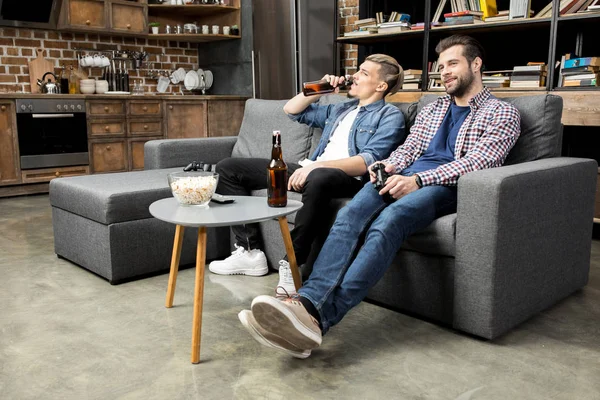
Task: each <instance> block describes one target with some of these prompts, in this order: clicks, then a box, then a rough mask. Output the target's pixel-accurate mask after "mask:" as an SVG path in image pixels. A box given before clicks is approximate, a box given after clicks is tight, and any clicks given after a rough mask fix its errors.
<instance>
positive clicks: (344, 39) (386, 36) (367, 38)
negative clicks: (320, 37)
mask: <svg viewBox="0 0 600 400" xmlns="http://www.w3.org/2000/svg"><path fill="white" fill-rule="evenodd" d="M419 36H423V30H422V29H419V30H415V31H404V32H394V33H371V34H369V35H364V36H340V37H338V38H336V41H337V42H339V43H350V44H370V43H379V42H384V41H396V40H398V39H404V38H406V39H408V38H410V39H414V38H417V37H419Z"/></svg>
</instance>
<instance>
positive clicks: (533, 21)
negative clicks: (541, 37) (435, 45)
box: [431, 18, 551, 33]
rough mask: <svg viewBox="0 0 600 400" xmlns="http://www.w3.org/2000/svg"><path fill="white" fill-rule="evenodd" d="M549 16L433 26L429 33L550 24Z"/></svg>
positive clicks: (481, 30) (480, 30) (478, 30)
mask: <svg viewBox="0 0 600 400" xmlns="http://www.w3.org/2000/svg"><path fill="white" fill-rule="evenodd" d="M550 21H551V19H550V18H520V19H513V20H508V21H495V22H484V23H483V24H468V25H450V26H434V27H432V28H431V33H435V32H444V33H445V32H448V31H450V32H454V31H477V32H485V31H497V30H503V29H514V28H523V29H527V28H529V27H543V26H546V25H547V26H548V27H549V26H550Z"/></svg>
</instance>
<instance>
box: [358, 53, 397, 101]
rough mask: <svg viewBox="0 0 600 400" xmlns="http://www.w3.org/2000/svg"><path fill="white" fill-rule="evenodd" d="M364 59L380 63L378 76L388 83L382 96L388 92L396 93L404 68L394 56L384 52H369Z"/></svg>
mask: <svg viewBox="0 0 600 400" xmlns="http://www.w3.org/2000/svg"><path fill="white" fill-rule="evenodd" d="M365 61H371V62H374V63H377V64H379V65H380V70H379V77H380V78H381V80H383V81H384V82H385V83H387V85H388V87H387V90H386V91H385V93H384V94H383V96H384V97H385V96H386V95H387V94H388V93H396V92H397V91H398V90H400V89H402V84H403V83H404V70H403V69H402V67H401V66H400V64H398V61H396V59H395V58H394V57H390V56H388V55H386V54H371V55H370V56H368V57H367V58H366V59H365Z"/></svg>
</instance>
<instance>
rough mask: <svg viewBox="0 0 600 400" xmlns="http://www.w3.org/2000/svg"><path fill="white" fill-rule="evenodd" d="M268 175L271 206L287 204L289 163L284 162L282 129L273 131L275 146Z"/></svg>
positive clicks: (269, 202) (268, 199)
mask: <svg viewBox="0 0 600 400" xmlns="http://www.w3.org/2000/svg"><path fill="white" fill-rule="evenodd" d="M267 175H268V177H267V185H268V186H267V187H268V197H267V203H268V204H269V207H285V206H286V205H287V165H286V164H285V162H283V154H282V152H281V132H280V131H273V148H272V150H271V162H270V163H269V167H268V168H267Z"/></svg>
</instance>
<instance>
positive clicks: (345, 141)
mask: <svg viewBox="0 0 600 400" xmlns="http://www.w3.org/2000/svg"><path fill="white" fill-rule="evenodd" d="M403 76H404V73H403V70H402V67H400V65H399V64H398V62H397V61H396V60H395V59H394V58H392V57H390V56H387V55H384V54H373V55H370V56H368V57H367V58H366V59H365V62H364V63H363V64H361V66H360V68H359V71H358V72H357V73H355V74H354V76H353V83H352V86H351V87H350V89H349V91H348V97H349V98H350V100H349V101H345V102H342V103H338V104H335V105H318V104H317V103H316V102H317V100H319V98H320V97H321V96H320V95H316V96H308V97H307V96H304V94H302V93H300V94H298V95H297V96H295V97H294V98H292V99H291V100H289V101H288V102H287V103H286V104H285V106H284V108H283V111H284V112H285V113H286V114H288V115H289V117H290V118H291V119H293V120H295V121H298V122H300V123H304V124H306V125H309V126H311V127H318V128H321V129H323V134H322V136H321V139H320V142H319V144H318V146H317V148H316V150H315V151H314V153H313V154H312V155H311V156H310V158H309V159H306V160H302V161H300V160H286V163H287V166H288V173H289V174H290V177H289V181H288V189H289V190H294V191H296V192H300V193H302V202H303V203H304V206H303V207H302V208H301V209H300V210H299V211H298V212H297V214H296V218H295V227H294V229H293V230H292V232H291V236H292V242H293V245H294V250H295V253H296V259H297V261H298V265H301V264H303V263H304V262H305V261H306V259H307V258H308V255H309V253H310V249H311V246H312V244H313V241H314V240H315V238H317V237H319V236H320V235H324V234H326V233H327V232H326V231H325V232H321V230H323V229H326V228H327V227H326V226H324V224H323V221H326V220H328V219H330V218H331V216H330V215H329V216H328V214H327V213H328V212H332V210H330V207H329V206H328V204H329V202H330V200H331V199H333V198H345V197H352V196H354V195H355V194H356V193H357V192H358V191H359V190H360V188H361V187H362V186H363V183H364V182H365V181H368V180H369V178H368V176H369V175H368V173H367V166H369V165H371V164H373V163H374V162H375V161H378V160H381V159H383V158H385V157H387V156H388V155H389V154H390V152H391V151H392V150H393V149H395V148H396V147H397V146H398V145H399V144H400V143H402V142H403V141H404V139H405V137H406V134H405V132H404V116H403V114H402V113H401V112H400V110H398V108H397V107H394V106H392V105H389V104H386V103H385V100H384V97H385V96H386V95H387V94H388V93H394V92H396V90H397V89H398V88H399V87H402V82H403ZM323 79H325V80H327V81H328V82H329V83H331V85H332V86H333V87H336V91H339V88H337V86H338V85H339V84H340V83H342V82H343V80H344V78H342V77H337V76H333V75H325V76H324V78H323ZM282 136H283V143H284V146H285V132H283V135H282ZM284 153H285V152H284ZM269 162H270V160H268V159H256V158H228V159H225V160H223V161H221V162H219V163H218V164H217V169H216V170H217V172H218V173H219V175H220V178H219V183H218V187H217V192H218V193H221V194H224V195H248V194H250V191H251V190H257V189H265V188H266V187H267V167H268V165H269ZM232 231H233V233H234V235H235V240H236V248H237V249H236V250H235V251H234V252H233V253H232V255H231V256H230V257H228V258H226V259H225V260H222V261H213V262H212V263H211V264H210V265H209V270H210V271H211V272H213V273H215V274H221V275H232V274H245V275H252V276H261V275H264V274H266V273H267V272H268V267H267V260H266V257H265V255H264V253H263V252H262V251H261V250H260V237H259V233H258V228H257V227H256V224H248V225H244V226H235V227H233V228H232ZM282 253H283V252H282ZM279 274H280V281H279V285H278V286H281V287H282V289H281V290H282V291H283V293H285V292H286V291H287V293H295V287H294V282H293V279H292V275H291V271H290V269H289V263H288V261H287V260H286V259H285V258H283V259H282V260H281V261H279Z"/></svg>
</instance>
